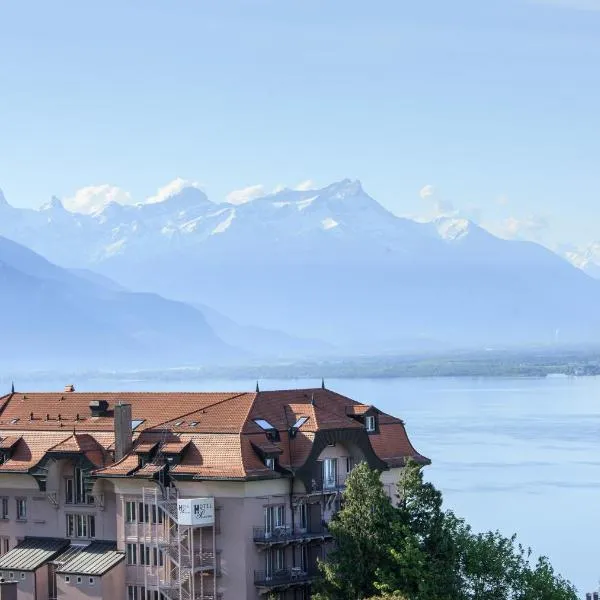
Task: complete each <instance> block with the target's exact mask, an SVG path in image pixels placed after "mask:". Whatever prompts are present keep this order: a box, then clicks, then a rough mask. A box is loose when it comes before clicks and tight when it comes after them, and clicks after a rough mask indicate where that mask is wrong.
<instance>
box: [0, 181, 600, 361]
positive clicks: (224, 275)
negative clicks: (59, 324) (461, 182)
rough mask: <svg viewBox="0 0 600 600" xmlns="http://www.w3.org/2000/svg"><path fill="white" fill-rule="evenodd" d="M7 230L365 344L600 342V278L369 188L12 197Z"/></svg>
mask: <svg viewBox="0 0 600 600" xmlns="http://www.w3.org/2000/svg"><path fill="white" fill-rule="evenodd" d="M0 235H5V236H7V237H10V238H11V239H14V240H16V241H19V242H20V243H23V244H26V245H29V246H30V247H32V248H33V249H34V250H36V251H37V252H40V253H41V254H43V255H44V256H46V257H48V258H50V259H51V260H52V261H53V262H56V263H58V264H61V265H63V266H66V267H69V268H78V269H91V270H93V271H96V272H98V273H100V274H102V275H105V276H108V277H110V278H112V279H114V280H115V281H117V282H118V283H119V284H121V285H124V286H125V287H127V288H129V289H136V290H147V291H152V292H157V293H160V294H161V295H163V296H166V297H172V298H177V299H179V300H184V301H186V302H189V303H193V304H195V305H208V306H210V307H213V308H214V309H216V310H217V311H218V312H220V313H223V314H225V315H227V316H228V317H231V318H232V319H233V320H234V321H237V322H241V323H249V324H253V325H256V326H258V327H260V328H267V329H276V330H280V331H285V332H287V333H290V334H292V335H294V336H297V337H304V338H316V339H321V340H325V341H326V342H328V343H331V344H336V345H338V347H340V348H342V349H343V350H347V351H352V352H367V353H368V352H373V351H377V352H379V351H388V350H389V351H394V350H395V349H397V348H405V347H406V345H407V344H409V343H413V341H415V342H416V343H417V344H418V343H419V341H420V340H422V341H423V343H424V344H429V343H431V341H432V340H439V341H440V343H445V344H448V343H450V344H452V343H456V344H460V345H462V346H470V345H485V344H504V345H512V344H515V345H518V344H529V343H556V342H559V343H560V342H565V343H579V342H591V341H593V340H596V339H597V338H598V336H599V335H600V317H598V316H596V313H597V310H596V306H597V305H598V302H599V301H600V284H599V283H598V282H597V281H594V280H592V279H591V278H589V277H587V276H586V275H585V274H584V273H582V272H581V271H580V270H578V269H576V268H574V267H573V266H572V265H570V264H569V263H568V262H567V261H566V260H564V259H562V258H560V257H559V256H557V255H555V254H553V253H552V252H550V251H549V250H546V249H545V248H543V247H541V246H539V245H536V244H534V243H529V242H517V241H507V240H501V239H499V238H496V237H494V236H493V235H491V234H490V233H488V232H487V231H486V230H484V229H482V228H481V227H479V226H477V225H476V224H474V223H472V222H470V221H468V220H465V219H454V218H440V219H437V220H435V221H432V222H428V223H420V222H416V221H412V220H410V219H403V218H399V217H397V216H395V215H393V214H392V213H390V212H389V211H387V210H386V209H385V208H383V207H382V206H381V205H380V204H378V203H377V202H376V201H375V200H374V199H373V198H371V197H370V196H369V195H368V194H367V193H366V192H365V191H364V190H363V188H362V186H361V184H360V182H358V181H352V180H343V181H340V182H337V183H334V184H331V185H329V186H326V187H324V188H322V189H315V190H301V191H300V190H288V189H285V190H282V191H279V192H277V193H273V194H269V195H266V196H264V197H261V198H256V199H254V200H252V201H250V202H247V203H244V204H238V205H233V204H227V203H223V204H215V203H212V202H211V201H210V200H209V199H208V198H207V197H206V195H205V194H204V193H203V192H202V191H200V190H198V189H196V188H194V187H189V188H185V189H183V190H182V191H181V192H179V193H176V194H174V195H172V196H170V197H168V198H166V199H164V201H162V202H155V203H145V204H139V205H134V206H131V205H129V206H122V205H119V204H115V203H112V204H109V205H108V206H105V207H104V208H103V209H101V210H99V211H97V212H95V213H93V214H91V215H83V214H77V213H72V212H68V211H66V210H65V209H64V207H63V206H62V204H61V203H60V202H57V201H53V202H51V203H50V204H48V205H46V206H45V207H43V208H42V209H40V210H37V211H36V210H24V209H16V208H14V207H12V206H10V205H9V204H8V203H7V202H0Z"/></svg>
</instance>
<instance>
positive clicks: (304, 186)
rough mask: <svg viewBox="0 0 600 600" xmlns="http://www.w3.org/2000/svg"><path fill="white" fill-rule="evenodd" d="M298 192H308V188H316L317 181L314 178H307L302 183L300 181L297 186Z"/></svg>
mask: <svg viewBox="0 0 600 600" xmlns="http://www.w3.org/2000/svg"><path fill="white" fill-rule="evenodd" d="M294 189H295V190H296V191H297V192H307V191H308V190H314V189H315V182H314V181H313V180H312V179H307V180H306V181H303V182H302V183H299V184H298V185H297V186H296V187H295V188H294Z"/></svg>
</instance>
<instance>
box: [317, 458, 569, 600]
mask: <svg viewBox="0 0 600 600" xmlns="http://www.w3.org/2000/svg"><path fill="white" fill-rule="evenodd" d="M343 499H344V506H343V509H342V510H341V511H340V513H338V515H337V517H336V518H335V519H334V521H333V522H332V523H331V526H330V530H331V532H332V533H333V536H334V539H335V542H336V549H335V550H334V551H333V552H332V553H331V554H330V555H329V556H328V557H327V559H326V560H325V562H324V563H322V565H321V568H322V572H323V580H324V581H323V584H322V587H321V593H320V594H319V595H318V596H317V599H318V600H362V599H364V598H368V597H369V596H371V600H397V599H402V600H576V599H577V594H576V591H575V589H574V587H573V586H572V585H571V584H570V583H569V582H568V581H567V580H565V579H564V578H562V577H561V576H559V575H556V574H555V573H554V570H553V569H552V566H551V565H550V563H549V561H548V560H547V559H546V558H540V559H539V560H538V561H537V563H536V564H535V566H533V565H532V563H531V551H530V550H529V549H525V548H524V547H523V546H521V545H520V544H518V543H517V539H516V536H512V537H504V536H502V535H501V534H500V533H499V532H497V531H496V532H487V533H478V534H475V533H473V532H472V531H471V528H470V527H469V526H468V525H467V524H466V523H465V522H464V521H463V520H462V519H459V518H457V517H456V516H455V515H454V514H453V513H452V512H451V511H445V510H443V499H442V494H441V493H440V492H439V490H437V489H436V488H435V487H434V486H433V484H431V483H427V482H425V481H424V480H423V475H422V472H421V469H420V467H419V466H418V465H416V464H414V463H409V464H408V465H407V466H406V468H405V469H404V470H403V473H402V476H401V478H400V481H399V482H398V506H397V507H394V506H392V504H391V502H390V501H389V500H388V498H387V496H386V495H385V492H384V491H383V487H382V485H381V483H380V479H379V473H378V472H375V471H371V470H370V469H369V468H368V467H367V465H365V464H361V465H359V467H357V468H356V469H355V470H354V471H353V472H352V473H351V475H350V476H349V478H348V481H347V489H346V491H345V493H344V496H343ZM377 593H379V594H380V595H379V596H377Z"/></svg>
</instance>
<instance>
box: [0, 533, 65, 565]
mask: <svg viewBox="0 0 600 600" xmlns="http://www.w3.org/2000/svg"><path fill="white" fill-rule="evenodd" d="M68 546H69V540H63V539H60V538H41V537H40V538H38V537H26V538H25V539H24V540H23V541H22V542H21V543H19V544H18V545H17V546H15V547H14V548H13V549H12V550H10V551H9V552H7V553H6V554H4V555H3V556H0V569H3V570H7V569H8V570H13V571H35V570H36V569H39V568H40V567H41V566H42V565H43V564H44V563H47V562H48V561H50V560H52V559H53V558H54V557H56V556H58V555H59V554H60V553H61V552H62V551H63V550H64V549H65V548H67V547H68Z"/></svg>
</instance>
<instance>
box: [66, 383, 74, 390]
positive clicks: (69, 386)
mask: <svg viewBox="0 0 600 600" xmlns="http://www.w3.org/2000/svg"><path fill="white" fill-rule="evenodd" d="M74 391H75V386H74V385H73V384H72V383H69V385H65V392H74Z"/></svg>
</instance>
